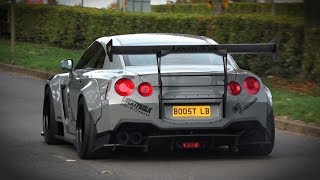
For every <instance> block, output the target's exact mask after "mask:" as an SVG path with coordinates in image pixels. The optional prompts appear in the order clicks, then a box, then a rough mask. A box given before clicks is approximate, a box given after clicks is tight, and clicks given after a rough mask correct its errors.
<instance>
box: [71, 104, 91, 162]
mask: <svg viewBox="0 0 320 180" xmlns="http://www.w3.org/2000/svg"><path fill="white" fill-rule="evenodd" d="M95 141H96V128H95V126H94V124H93V121H92V119H91V117H90V114H89V112H88V108H87V105H86V103H85V100H84V98H80V99H79V104H78V115H77V125H76V143H75V146H76V150H77V152H78V155H79V157H80V158H82V159H90V158H94V157H95V153H93V150H94V148H95Z"/></svg>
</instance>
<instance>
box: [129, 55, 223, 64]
mask: <svg viewBox="0 0 320 180" xmlns="http://www.w3.org/2000/svg"><path fill="white" fill-rule="evenodd" d="M124 60H125V63H126V65H127V66H150V65H157V58H156V55H155V54H144V55H141V54H139V55H126V56H124ZM161 65H223V60H222V57H221V56H218V55H215V54H209V53H208V54H168V55H166V56H163V57H161Z"/></svg>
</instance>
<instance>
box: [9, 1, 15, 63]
mask: <svg viewBox="0 0 320 180" xmlns="http://www.w3.org/2000/svg"><path fill="white" fill-rule="evenodd" d="M15 3H16V0H11V4H10V44H11V45H10V50H11V63H12V64H14V58H15V52H16V28H15V7H14V6H15Z"/></svg>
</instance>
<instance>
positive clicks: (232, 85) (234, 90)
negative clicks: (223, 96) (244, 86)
mask: <svg viewBox="0 0 320 180" xmlns="http://www.w3.org/2000/svg"><path fill="white" fill-rule="evenodd" d="M228 92H229V93H230V94H232V95H234V96H235V95H238V94H239V93H240V92H241V86H240V85H239V83H237V82H235V81H231V82H229V84H228Z"/></svg>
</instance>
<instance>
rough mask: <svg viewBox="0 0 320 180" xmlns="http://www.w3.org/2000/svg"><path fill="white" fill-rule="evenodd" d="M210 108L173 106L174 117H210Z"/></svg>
mask: <svg viewBox="0 0 320 180" xmlns="http://www.w3.org/2000/svg"><path fill="white" fill-rule="evenodd" d="M209 116H211V107H210V106H172V117H209Z"/></svg>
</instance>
